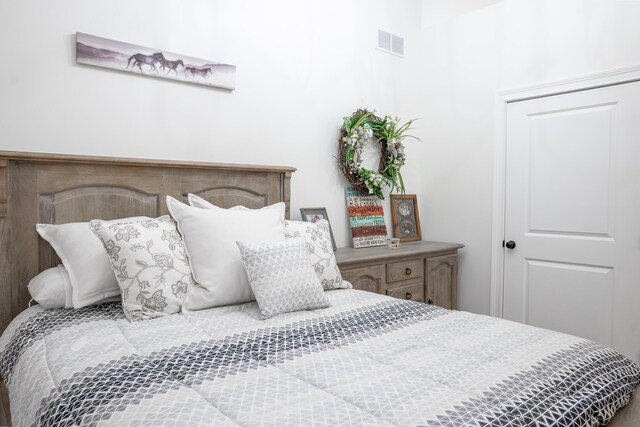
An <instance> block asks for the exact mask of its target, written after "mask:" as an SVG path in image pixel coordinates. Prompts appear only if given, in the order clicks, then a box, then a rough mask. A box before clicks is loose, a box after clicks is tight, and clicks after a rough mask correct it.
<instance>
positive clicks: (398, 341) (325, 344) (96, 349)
mask: <svg viewBox="0 0 640 427" xmlns="http://www.w3.org/2000/svg"><path fill="white" fill-rule="evenodd" d="M328 295H329V298H330V300H331V302H332V306H331V307H330V308H328V309H323V310H315V311H306V312H297V313H290V314H286V315H282V316H278V317H276V318H273V319H270V320H260V316H259V312H258V308H257V305H256V304H255V303H250V304H243V305H239V306H230V307H222V308H216V309H210V310H205V311H201V312H196V313H191V314H183V315H173V316H168V317H164V318H159V319H154V320H147V321H143V322H138V323H130V322H129V321H128V320H126V319H125V318H124V315H123V313H122V309H121V307H120V305H119V304H118V303H111V304H104V305H100V306H96V307H89V308H85V309H80V310H43V309H41V308H39V307H37V306H36V307H32V308H30V309H28V310H26V311H25V312H23V313H22V314H21V315H20V316H19V317H18V318H16V319H15V320H14V321H13V322H12V324H11V325H10V326H9V327H8V328H7V330H6V331H5V332H4V334H3V335H2V337H1V338H0V374H1V375H2V378H3V379H4V381H5V383H6V384H7V386H8V389H9V393H10V399H11V412H12V417H13V423H14V424H15V425H31V424H36V425H114V426H122V425H189V426H191V425H245V426H249V425H274V426H285V425H331V426H334V425H367V426H370V425H371V426H372V425H452V426H473V425H478V426H479V425H495V426H507V425H509V426H516V425H517V426H520V425H535V424H537V425H562V426H569V425H576V426H577V425H580V426H582V425H599V424H601V423H605V422H606V421H607V420H608V419H610V418H611V417H612V416H613V414H614V412H615V411H616V410H617V409H618V408H619V407H620V406H623V405H624V404H625V403H626V402H627V401H628V399H629V395H630V393H631V392H632V390H633V389H634V386H635V385H636V384H638V382H639V381H640V370H639V368H638V366H637V365H635V364H634V363H633V362H631V361H630V360H628V359H626V358H624V357H623V356H621V355H619V354H617V353H616V352H614V351H612V350H610V349H607V348H605V347H602V346H600V345H597V344H595V343H593V342H590V341H586V340H583V339H579V338H575V337H571V336H568V335H563V334H558V333H554V332H549V331H546V330H542V329H537V328H532V327H528V326H524V325H521V324H518V323H513V322H508V321H504V320H500V319H495V318H491V317H486V316H478V315H473V314H469V313H464V312H457V311H448V310H445V309H442V308H438V307H435V306H430V305H425V304H419V303H414V302H411V301H402V300H396V299H391V298H388V297H383V296H380V295H376V294H372V293H367V292H362V291H355V290H336V291H329V292H328Z"/></svg>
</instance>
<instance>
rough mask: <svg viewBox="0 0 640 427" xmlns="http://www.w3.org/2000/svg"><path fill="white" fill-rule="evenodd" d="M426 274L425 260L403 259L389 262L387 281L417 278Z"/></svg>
mask: <svg viewBox="0 0 640 427" xmlns="http://www.w3.org/2000/svg"><path fill="white" fill-rule="evenodd" d="M423 276H424V260H423V259H416V260H413V261H402V262H396V263H392V264H387V283H393V282H399V281H401V280H409V279H416V278H418V277H423Z"/></svg>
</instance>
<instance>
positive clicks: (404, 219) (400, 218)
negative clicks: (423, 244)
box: [390, 194, 422, 243]
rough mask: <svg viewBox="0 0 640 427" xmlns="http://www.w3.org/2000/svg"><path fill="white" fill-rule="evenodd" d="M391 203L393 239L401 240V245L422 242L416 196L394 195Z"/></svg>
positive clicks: (391, 197)
mask: <svg viewBox="0 0 640 427" xmlns="http://www.w3.org/2000/svg"><path fill="white" fill-rule="evenodd" d="M390 201H391V222H392V225H393V237H398V238H400V242H401V243H404V242H415V241H418V240H422V231H421V230H420V214H419V213H418V200H417V197H416V195H415V194H392V195H391V196H390Z"/></svg>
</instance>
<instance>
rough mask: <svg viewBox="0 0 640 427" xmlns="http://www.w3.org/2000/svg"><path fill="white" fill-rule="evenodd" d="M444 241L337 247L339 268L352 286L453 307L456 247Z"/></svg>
mask: <svg viewBox="0 0 640 427" xmlns="http://www.w3.org/2000/svg"><path fill="white" fill-rule="evenodd" d="M463 247H464V245H462V244H459V243H443V242H424V241H422V242H413V243H402V244H401V245H400V248H398V249H389V248H387V247H386V246H376V247H373V248H360V249H354V248H339V249H338V250H336V252H335V255H336V260H337V261H338V267H340V272H341V273H342V277H343V278H344V279H345V280H348V281H349V282H351V283H352V284H353V287H354V288H355V289H361V290H364V291H369V292H376V293H379V294H385V295H389V296H392V297H396V298H403V299H410V300H413V301H420V302H426V303H428V304H435V305H439V306H441V307H445V308H450V309H455V308H456V288H457V281H458V249H460V248H463Z"/></svg>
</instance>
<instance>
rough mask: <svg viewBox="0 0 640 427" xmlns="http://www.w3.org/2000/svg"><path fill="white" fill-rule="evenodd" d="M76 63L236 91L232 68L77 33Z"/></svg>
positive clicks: (217, 63)
mask: <svg viewBox="0 0 640 427" xmlns="http://www.w3.org/2000/svg"><path fill="white" fill-rule="evenodd" d="M76 62H77V63H78V64H87V65H93V66H97V67H103V68H110V69H112V70H120V71H126V72H129V73H135V74H143V75H145V76H152V77H160V78H163V79H170V80H179V81H182V82H188V83H196V84H200V85H206V86H213V87H218V88H223V89H228V90H233V89H235V87H236V67H235V65H229V64H223V63H220V62H215V61H208V60H204V59H199V58H193V57H191V56H186V55H180V54H176V53H171V52H167V51H165V50H162V49H154V48H148V47H143V46H138V45H134V44H130V43H125V42H120V41H116V40H111V39H106V38H103V37H98V36H92V35H90V34H85V33H76Z"/></svg>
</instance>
